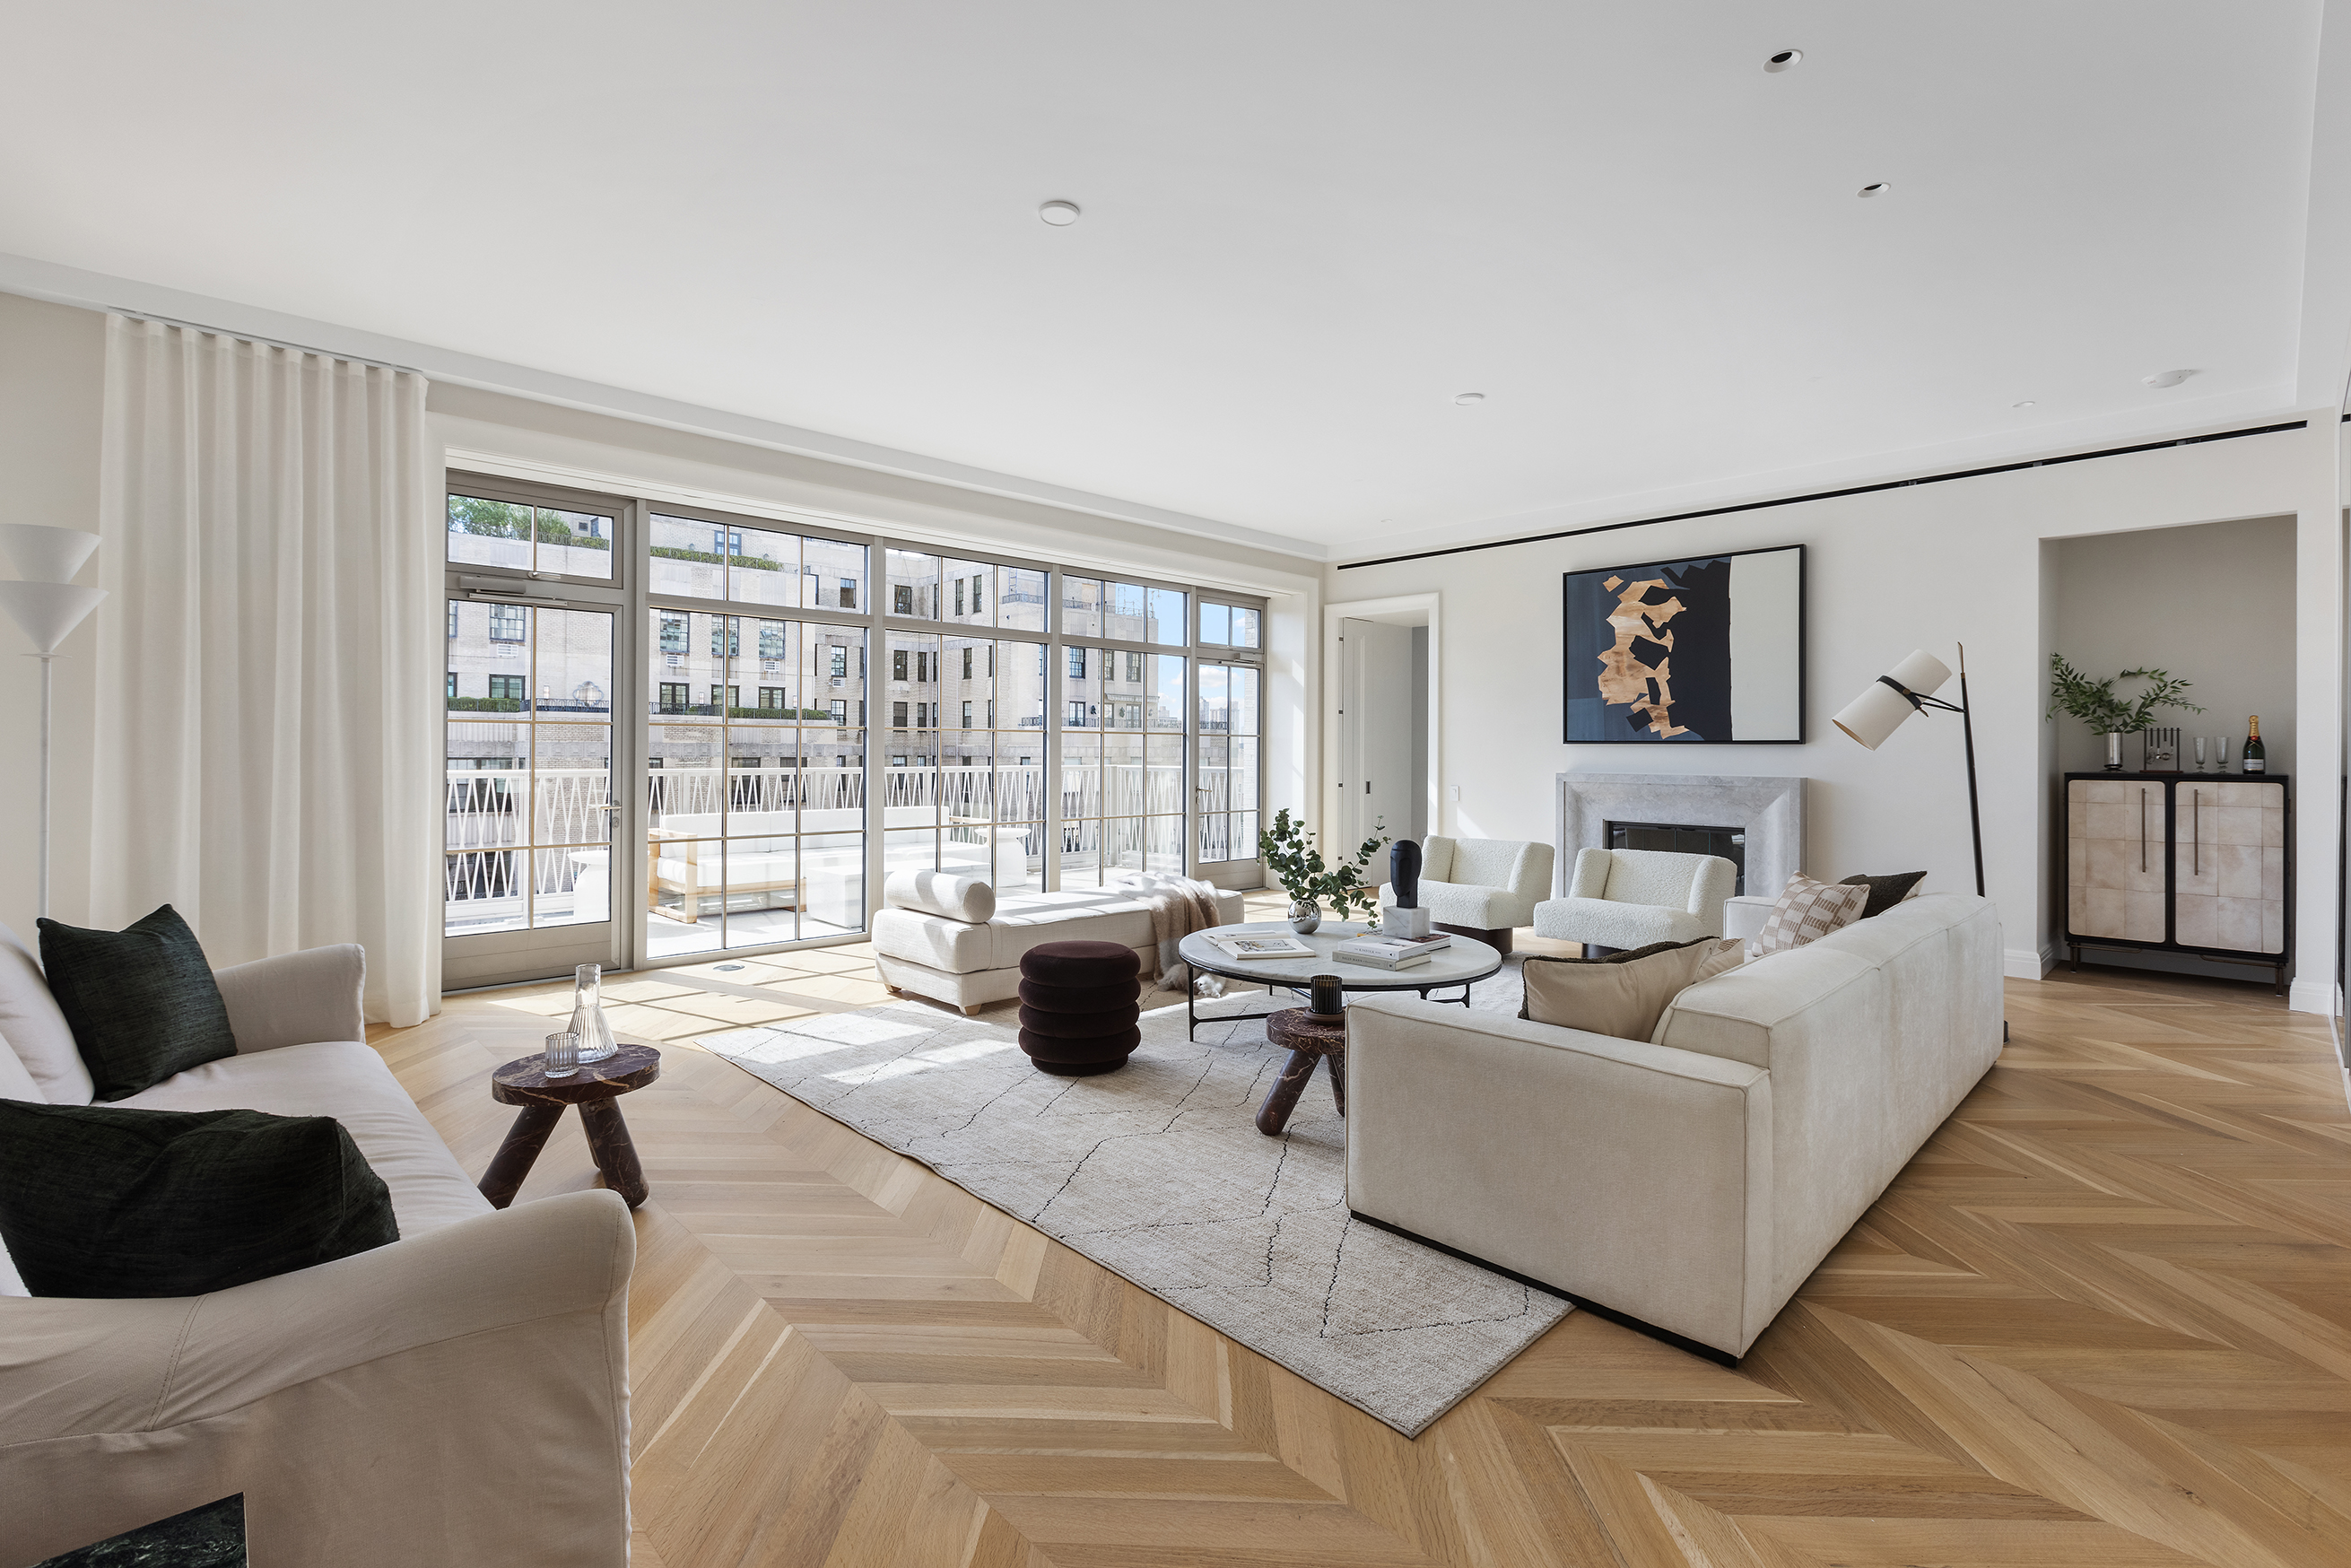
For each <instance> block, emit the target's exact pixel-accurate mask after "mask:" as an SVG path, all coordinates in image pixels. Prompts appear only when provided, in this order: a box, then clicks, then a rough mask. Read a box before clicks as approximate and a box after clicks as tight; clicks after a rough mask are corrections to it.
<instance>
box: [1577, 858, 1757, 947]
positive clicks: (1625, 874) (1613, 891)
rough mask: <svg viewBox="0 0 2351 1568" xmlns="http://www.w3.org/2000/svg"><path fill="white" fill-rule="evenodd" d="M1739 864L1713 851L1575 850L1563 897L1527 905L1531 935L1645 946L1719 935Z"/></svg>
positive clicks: (1587, 943)
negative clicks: (1532, 909) (1531, 907)
mask: <svg viewBox="0 0 2351 1568" xmlns="http://www.w3.org/2000/svg"><path fill="white" fill-rule="evenodd" d="M1738 885H1739V868H1738V867H1737V866H1735V865H1733V864H1731V863H1730V862H1729V861H1727V860H1724V859H1723V858H1722V857H1721V856H1720V855H1679V854H1669V853H1667V852H1664V851H1661V850H1579V851H1577V852H1576V856H1575V872H1574V874H1573V876H1572V877H1571V878H1570V879H1569V882H1568V889H1567V896H1566V897H1565V898H1552V899H1546V900H1545V901H1544V902H1543V903H1541V904H1538V905H1536V906H1535V912H1534V925H1535V935H1536V936H1549V937H1553V938H1556V939H1558V940H1560V941H1563V942H1581V943H1583V945H1584V947H1585V950H1586V951H1587V952H1589V951H1590V949H1592V948H1593V947H1595V946H1596V947H1601V948H1627V947H1646V946H1648V945H1649V944H1650V943H1652V942H1695V941H1697V940H1698V938H1699V937H1701V936H1721V935H1722V905H1723V901H1724V900H1726V899H1728V898H1729V896H1730V894H1731V890H1732V889H1733V888H1735V887H1736V886H1738Z"/></svg>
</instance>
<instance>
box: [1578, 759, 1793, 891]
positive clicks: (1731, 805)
mask: <svg viewBox="0 0 2351 1568" xmlns="http://www.w3.org/2000/svg"><path fill="white" fill-rule="evenodd" d="M1611 822H1680V823H1686V824H1688V825H1690V826H1694V827H1708V828H1736V829H1739V830H1740V831H1742V832H1744V833H1745V834H1746V835H1747V893H1748V895H1749V896H1750V897H1753V898H1777V897H1778V896H1779V894H1780V889H1781V888H1782V886H1784V885H1785V884H1786V883H1787V881H1788V876H1789V873H1792V872H1797V871H1802V869H1803V865H1804V780H1803V779H1758V778H1752V777H1731V776H1724V775H1714V774H1704V773H1562V774H1561V775H1559V855H1558V857H1557V860H1556V861H1555V862H1554V865H1555V869H1554V871H1553V873H1552V875H1553V878H1554V880H1555V883H1556V886H1555V887H1554V889H1553V895H1554V896H1562V897H1563V896H1564V895H1565V894H1566V891H1567V885H1568V881H1569V879H1570V878H1571V877H1573V875H1574V874H1575V852H1576V851H1578V850H1587V849H1605V848H1606V847H1607V845H1608V824H1609V823H1611Z"/></svg>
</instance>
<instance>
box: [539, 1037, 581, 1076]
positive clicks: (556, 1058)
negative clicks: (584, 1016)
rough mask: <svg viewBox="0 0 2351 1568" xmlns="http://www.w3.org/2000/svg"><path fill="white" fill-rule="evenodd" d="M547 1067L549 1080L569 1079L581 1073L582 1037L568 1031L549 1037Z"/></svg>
mask: <svg viewBox="0 0 2351 1568" xmlns="http://www.w3.org/2000/svg"><path fill="white" fill-rule="evenodd" d="M546 1061H547V1065H546V1067H545V1069H544V1071H545V1072H546V1073H547V1075H548V1076H549V1078H569V1077H570V1076H571V1075H572V1074H573V1073H575V1072H577V1071H580V1037H579V1036H578V1035H576V1034H572V1033H570V1032H569V1031H566V1032H565V1033H562V1034H550V1035H549V1036H548V1037H547V1056H546Z"/></svg>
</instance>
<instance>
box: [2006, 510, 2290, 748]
mask: <svg viewBox="0 0 2351 1568" xmlns="http://www.w3.org/2000/svg"><path fill="white" fill-rule="evenodd" d="M2055 550H2056V558H2057V559H2056V564H2055V578H2056V582H2055V588H2056V612H2057V616H2056V623H2055V625H2054V626H2053V628H2052V634H2053V636H2054V637H2055V639H2056V642H2055V643H2054V650H2055V651H2056V652H2058V653H2064V655H2065V657H2066V659H2067V660H2068V661H2069V662H2070V663H2071V664H2073V665H2074V668H2075V669H2077V670H2081V671H2083V672H2084V673H2085V674H2089V675H2090V676H2092V677H2093V678H2103V677H2105V676H2107V675H2111V674H2115V673H2116V671H2118V670H2123V669H2137V668H2141V667H2144V666H2147V665H2153V666H2156V667H2158V668H2160V669H2164V670H2168V671H2169V672H2170V673H2171V674H2174V675H2177V676H2179V677H2180V678H2181V679H2183V680H2187V681H2191V682H2193V683H2194V685H2193V687H2192V688H2191V689H2190V690H2189V692H2188V694H2187V696H2188V699H2189V701H2191V702H2195V703H2199V704H2201V705H2202V706H2203V707H2204V710H2205V711H2204V712H2202V713H2200V714H2195V713H2188V712H2185V711H2183V710H2181V709H2179V708H2164V709H2162V710H2160V711H2159V712H2158V715H2157V716H2156V720H2155V722H2156V723H2157V724H2158V725H2163V726H2169V727H2177V728H2179V729H2180V730H2182V731H2184V732H2185V734H2186V736H2187V737H2195V736H2199V735H2201V736H2207V737H2210V736H2214V735H2227V736H2231V737H2233V738H2234V739H2235V740H2236V741H2237V742H2238V743H2239V746H2240V747H2241V743H2242V742H2243V740H2244V737H2245V717H2246V716H2247V715H2248V714H2256V713H2257V714H2259V715H2261V716H2262V743H2263V745H2264V746H2265V747H2267V749H2268V752H2269V770H2270V771H2271V772H2272V773H2289V774H2298V773H2299V772H2300V769H2299V768H2296V767H2295V766H2294V736H2295V733H2296V726H2295V724H2294V519H2293V518H2292V517H2244V518H2240V519H2237V520H2235V521H2232V522H2225V523H2202V524H2198V525H2195V526H2192V527H2189V528H2153V529H2146V530H2135V531H2133V532H2130V533H2120V534H2095V535H2091V536H2089V537H2087V538H2070V539H2061V540H2059V541H2057V543H2056V546H2055ZM2141 686H2142V684H2141V683H2139V682H2137V681H2124V682H2121V683H2119V684H2118V685H2116V691H2117V692H2118V693H2119V694H2120V695H2123V696H2126V697H2128V696H2131V695H2134V694H2136V693H2137V691H2139V690H2140V689H2141ZM2052 725H2053V727H2054V728H2055V730H2056V731H2057V769H2058V770H2061V771H2065V772H2081V771H2084V770H2086V769H2091V768H2100V767H2103V766H2104V765H2105V745H2104V744H2103V743H2102V742H2100V741H2099V739H2098V737H2096V736H2095V735H2093V734H2091V733H2090V728H2089V726H2087V725H2085V724H2084V723H2083V722H2082V721H2081V720H2079V719H2076V718H2068V717H2066V716H2064V715H2063V714H2060V715H2059V716H2057V717H2056V718H2055V719H2054V720H2053V721H2052ZM2237 748H2238V747H2232V748H2231V749H2232V750H2234V749H2237ZM2138 762H2139V747H2138V743H2137V740H2136V739H2130V740H2126V741H2124V742H2123V766H2124V767H2126V768H2136V767H2137V766H2138ZM2183 765H2184V766H2185V767H2186V768H2189V770H2191V771H2192V770H2193V769H2194V768H2195V766H2196V756H2195V747H2194V745H2193V742H2192V739H2191V740H2190V741H2189V744H2188V745H2187V746H2186V747H2184V748H2183ZM2296 781H2297V782H2299V779H2297V780H2296Z"/></svg>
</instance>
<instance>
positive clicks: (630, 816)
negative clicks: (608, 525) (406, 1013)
mask: <svg viewBox="0 0 2351 1568" xmlns="http://www.w3.org/2000/svg"><path fill="white" fill-rule="evenodd" d="M442 492H443V495H442V510H443V516H444V517H446V515H447V508H448V497H449V495H451V494H453V493H454V494H459V495H466V496H478V497H482V498H484V499H486V500H492V501H506V502H509V503H512V504H514V505H517V506H542V507H559V508H561V509H563V510H566V511H590V512H594V513H596V514H598V515H599V516H609V517H611V519H612V549H611V556H612V577H611V580H610V581H603V580H598V579H595V578H585V577H571V576H566V575H564V574H562V573H559V572H547V571H524V570H516V569H512V568H503V567H494V566H483V565H477V564H474V563H470V562H463V561H452V560H449V559H447V533H446V529H445V528H444V533H443V559H442V568H443V572H442V589H443V599H444V601H455V602H460V603H476V604H519V605H522V606H524V607H526V608H528V609H531V610H577V611H585V612H591V613H599V614H608V615H610V616H611V617H612V672H611V713H610V716H609V722H608V724H607V728H608V730H609V731H610V734H611V748H612V750H611V786H610V795H611V802H612V804H613V805H614V806H616V807H617V808H618V810H611V811H608V812H607V813H606V827H605V841H606V843H607V844H608V846H610V848H609V851H608V853H609V857H610V858H609V860H608V862H607V871H608V873H609V875H610V876H611V900H612V902H611V906H610V913H609V914H608V915H607V917H606V920H605V922H604V924H605V925H606V926H607V928H608V932H609V936H608V939H607V940H606V941H605V942H604V943H603V944H602V945H601V946H595V945H593V944H592V940H591V939H586V938H582V939H581V940H580V941H578V942H577V943H564V942H562V941H560V940H558V939H556V938H555V937H554V936H553V935H552V934H554V933H557V932H559V931H564V930H577V929H580V928H579V927H561V926H548V927H544V928H543V929H544V930H546V931H547V932H549V934H550V935H549V937H548V938H546V939H542V940H538V941H536V942H534V941H531V940H529V936H530V934H532V933H534V932H535V930H536V929H541V928H533V927H528V926H526V927H524V928H523V929H524V932H525V934H526V935H525V937H524V939H523V940H522V941H520V942H518V943H513V944H511V946H514V948H515V950H516V952H517V965H516V967H513V968H512V969H509V970H498V969H493V968H487V967H481V966H478V965H477V964H475V963H474V962H466V963H465V964H464V965H463V969H464V970H467V971H470V970H475V969H476V968H480V969H481V972H459V973H457V974H455V975H454V976H453V975H452V974H451V965H450V960H451V958H452V957H453V956H460V955H453V953H452V950H451V947H450V946H449V945H450V944H451V943H455V942H465V941H468V940H469V938H468V937H465V936H450V935H448V933H447V930H446V927H445V925H444V931H443V935H442V937H441V942H442V945H443V946H442V967H443V972H444V981H443V988H444V991H447V990H466V989H475V988H483V987H488V986H500V985H513V984H519V983H524V982H527V981H530V980H538V979H546V978H549V977H550V976H549V974H547V973H546V972H545V968H546V966H544V965H542V964H539V963H535V962H532V961H529V960H528V959H527V958H523V957H522V956H521V955H525V954H528V953H531V952H537V951H545V950H548V949H550V948H554V947H567V948H569V952H568V953H567V955H566V956H567V959H568V960H569V963H571V964H580V963H597V962H601V964H602V965H603V966H604V967H605V968H606V969H608V970H618V969H630V968H634V967H636V961H637V956H638V955H639V954H640V953H641V952H643V943H644V911H643V882H644V874H643V868H642V866H641V865H640V864H639V860H640V856H639V855H638V853H637V852H636V850H635V848H633V847H631V848H629V849H627V850H626V851H625V852H624V850H623V847H622V846H624V845H626V846H635V845H637V844H638V843H640V842H641V841H642V840H643V822H644V800H643V794H644V791H643V789H641V788H637V787H635V785H636V781H637V780H638V779H640V778H641V777H642V775H643V772H644V766H643V750H644V722H643V714H644V690H643V687H644V682H645V679H646V674H645V669H644V663H645V661H644V659H643V648H642V643H643V636H644V609H643V601H644V573H643V570H640V566H639V557H640V556H641V554H642V551H640V550H639V549H637V545H638V542H639V541H640V539H641V538H643V532H642V530H643V522H644V518H643V506H642V504H641V503H640V502H638V501H637V500H635V499H633V498H631V497H625V496H615V495H611V494H608V493H605V492H601V491H593V490H580V489H574V488H570V487H568V486H556V485H541V484H537V483H530V482H525V481H520V480H514V479H505V478H500V477H498V476H495V475H488V474H475V473H469V472H465V471H460V470H450V471H448V472H446V473H445V474H444V478H443V482H442ZM535 624H536V622H535V621H534V625H535ZM448 734H449V731H448V721H447V718H446V716H445V710H444V719H443V722H442V727H441V746H440V750H441V776H442V779H443V780H444V782H443V785H442V788H443V789H444V790H445V789H447V783H446V780H447V778H448V768H449V757H448ZM444 810H445V807H444ZM532 847H533V846H528V845H526V846H524V849H525V852H526V853H528V852H530V850H531V849H532ZM624 912H625V914H624ZM444 918H445V916H444ZM589 924H592V923H589ZM480 935H481V936H485V937H496V936H511V935H512V934H511V933H509V932H484V933H481V934H480ZM590 954H595V955H598V956H589V955H590ZM462 956H463V957H465V958H466V959H469V960H470V959H472V958H473V957H474V955H462ZM563 967H566V966H565V964H563V963H558V964H556V965H555V968H556V969H557V970H558V971H560V969H561V968H563ZM526 969H528V970H529V971H531V972H529V973H524V972H523V971H524V970H526ZM452 979H454V981H455V983H454V984H453V983H451V982H452Z"/></svg>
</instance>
